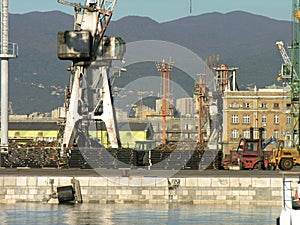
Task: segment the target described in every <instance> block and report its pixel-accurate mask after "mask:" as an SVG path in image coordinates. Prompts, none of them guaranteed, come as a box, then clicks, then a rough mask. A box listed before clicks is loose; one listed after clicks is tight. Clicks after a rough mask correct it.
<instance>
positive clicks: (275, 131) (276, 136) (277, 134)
mask: <svg viewBox="0 0 300 225" xmlns="http://www.w3.org/2000/svg"><path fill="white" fill-rule="evenodd" d="M278 137H279V131H278V130H274V138H276V139H277V138H278Z"/></svg>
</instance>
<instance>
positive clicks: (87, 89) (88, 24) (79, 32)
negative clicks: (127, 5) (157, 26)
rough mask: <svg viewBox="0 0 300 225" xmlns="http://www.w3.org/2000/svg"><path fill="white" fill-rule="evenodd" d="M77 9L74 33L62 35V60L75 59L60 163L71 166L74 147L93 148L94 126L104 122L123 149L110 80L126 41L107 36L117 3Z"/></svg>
mask: <svg viewBox="0 0 300 225" xmlns="http://www.w3.org/2000/svg"><path fill="white" fill-rule="evenodd" d="M58 2H59V3H61V4H64V5H68V6H72V7H74V30H72V31H63V32H59V33H58V58H59V59H61V60H71V61H72V62H73V63H72V66H71V67H70V68H69V71H70V84H69V86H68V87H67V88H66V101H65V120H64V121H63V122H62V124H61V129H60V131H61V132H60V134H59V140H60V154H59V158H60V164H61V165H64V164H67V163H68V158H69V153H70V152H71V151H72V148H73V147H74V146H79V145H82V146H83V147H90V145H91V143H90V140H89V139H90V134H89V131H90V127H93V126H94V125H95V123H96V121H101V122H104V123H105V125H106V129H107V133H108V136H109V141H110V145H111V147H112V148H119V147H120V146H121V143H120V138H119V132H118V129H117V124H116V116H115V109H114V105H113V99H112V91H111V84H110V77H109V70H110V68H111V64H112V60H121V59H123V57H124V54H125V42H124V41H123V40H122V39H121V38H119V37H106V36H104V34H105V31H106V28H107V27H108V25H109V22H110V20H111V17H112V14H113V11H114V8H115V5H116V2H117V0H87V1H86V4H85V5H81V4H78V3H72V2H68V1H64V0H58Z"/></svg>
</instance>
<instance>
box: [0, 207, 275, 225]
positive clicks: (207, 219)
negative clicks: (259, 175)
mask: <svg viewBox="0 0 300 225" xmlns="http://www.w3.org/2000/svg"><path fill="white" fill-rule="evenodd" d="M0 208H1V210H0V224H3V225H10V224H45V225H46V224H61V225H63V224H70V225H73V224H74V225H78V224H107V225H114V224H124V225H133V224H143V225H147V224H151V225H152V224H201V225H211V224H219V225H222V224H224V225H225V224H226V225H227V224H232V225H238V224H243V225H248V224H249V225H250V224H251V225H252V224H265V225H268V224H275V219H276V217H278V215H279V214H280V211H281V207H279V206H277V207H265V206H261V207H260V206H259V207H257V206H256V207H253V206H246V205H245V206H222V205H219V206H216V205H185V204H170V205H158V204H125V205H117V204H111V205H110V204H107V205H101V204H82V205H74V206H73V205H49V204H27V203H26V204H25V203H24V204H23V203H22V204H15V205H5V204H3V205H0Z"/></svg>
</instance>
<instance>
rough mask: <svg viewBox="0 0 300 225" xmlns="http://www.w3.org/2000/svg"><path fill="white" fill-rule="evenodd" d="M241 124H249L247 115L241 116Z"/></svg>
mask: <svg viewBox="0 0 300 225" xmlns="http://www.w3.org/2000/svg"><path fill="white" fill-rule="evenodd" d="M243 123H247V124H249V123H250V116H249V115H244V116H243Z"/></svg>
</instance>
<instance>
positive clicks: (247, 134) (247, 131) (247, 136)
mask: <svg viewBox="0 0 300 225" xmlns="http://www.w3.org/2000/svg"><path fill="white" fill-rule="evenodd" d="M243 137H244V138H250V131H249V130H244V131H243Z"/></svg>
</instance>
